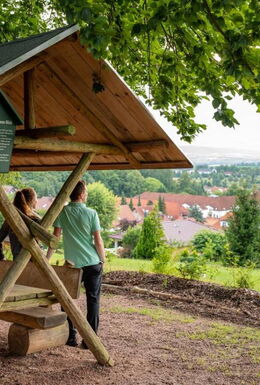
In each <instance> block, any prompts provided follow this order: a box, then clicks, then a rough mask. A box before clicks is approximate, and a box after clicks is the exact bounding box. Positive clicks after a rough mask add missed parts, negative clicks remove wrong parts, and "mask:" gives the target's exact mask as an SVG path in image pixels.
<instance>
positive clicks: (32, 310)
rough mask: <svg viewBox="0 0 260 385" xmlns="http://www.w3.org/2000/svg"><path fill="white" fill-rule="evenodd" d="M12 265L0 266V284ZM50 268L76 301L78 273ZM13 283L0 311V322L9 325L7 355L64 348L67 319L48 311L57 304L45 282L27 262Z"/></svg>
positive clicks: (55, 312)
mask: <svg viewBox="0 0 260 385" xmlns="http://www.w3.org/2000/svg"><path fill="white" fill-rule="evenodd" d="M12 263H13V262H10V261H1V262H0V280H1V279H2V277H3V276H4V274H5V272H6V271H7V270H8V269H9V268H10V266H11V265H12ZM54 268H55V270H56V272H57V274H58V275H59V277H60V279H61V280H62V281H63V283H64V285H65V286H66V288H67V290H68V291H69V293H70V294H71V296H72V298H78V297H79V295H80V285H81V277H82V271H81V269H74V268H70V267H65V266H55V267H54ZM17 283H19V284H16V285H15V286H14V287H13V289H12V290H11V292H10V293H9V295H8V296H7V298H6V299H5V302H4V304H3V306H2V307H1V308H0V320H3V321H7V322H13V324H12V325H11V326H10V328H9V334H8V343H9V350H10V352H11V353H13V354H18V355H26V354H29V353H35V352H38V351H40V350H43V349H46V348H50V347H55V346H60V345H64V344H65V343H66V341H67V339H68V335H69V328H68V322H67V315H66V313H64V312H61V311H54V310H52V309H51V308H50V306H51V305H53V304H55V303H57V300H56V298H55V297H54V296H53V293H52V291H51V289H50V286H49V284H48V282H46V280H45V279H44V276H43V275H42V274H41V273H40V272H39V270H38V269H37V268H36V266H35V265H34V264H33V263H32V262H29V264H28V266H27V267H26V269H25V270H24V272H23V274H22V275H21V276H20V277H19V279H18V280H17ZM42 306H45V307H42Z"/></svg>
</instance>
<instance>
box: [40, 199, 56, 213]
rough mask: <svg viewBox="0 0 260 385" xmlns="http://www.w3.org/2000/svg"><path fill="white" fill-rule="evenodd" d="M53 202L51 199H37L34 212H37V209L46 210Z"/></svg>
mask: <svg viewBox="0 0 260 385" xmlns="http://www.w3.org/2000/svg"><path fill="white" fill-rule="evenodd" d="M53 201H54V198H53V197H41V198H38V202H37V205H36V210H39V209H44V210H48V208H49V207H50V205H51V204H52V202H53Z"/></svg>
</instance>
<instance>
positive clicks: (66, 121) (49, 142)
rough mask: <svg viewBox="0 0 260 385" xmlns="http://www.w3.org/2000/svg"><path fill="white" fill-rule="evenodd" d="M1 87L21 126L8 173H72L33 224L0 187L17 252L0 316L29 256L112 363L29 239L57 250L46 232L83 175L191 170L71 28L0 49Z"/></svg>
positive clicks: (1, 289) (101, 356) (101, 358)
mask: <svg viewBox="0 0 260 385" xmlns="http://www.w3.org/2000/svg"><path fill="white" fill-rule="evenodd" d="M0 87H1V90H2V91H3V92H4V94H5V95H7V96H8V98H9V100H10V101H11V103H12V105H13V106H14V108H15V110H16V111H17V112H18V114H20V115H21V116H22V117H23V120H24V126H18V127H17V129H16V135H15V139H14V149H13V153H12V159H11V170H17V171H44V170H53V171H58V170H73V171H72V173H71V175H70V176H69V178H68V180H67V181H66V182H65V184H64V186H63V187H62V189H61V191H60V193H59V194H58V196H57V197H56V199H55V200H54V202H53V204H52V206H51V207H50V209H49V210H48V212H47V213H46V215H45V216H44V218H43V219H42V221H41V225H38V226H37V225H36V226H35V225H34V224H33V223H30V221H28V219H26V217H24V216H23V215H21V213H20V212H18V211H17V210H16V208H15V207H14V206H13V204H12V203H11V202H10V201H9V200H8V198H7V197H6V194H5V193H4V190H3V188H2V187H1V186H0V210H1V211H2V213H3V215H4V217H5V219H6V221H7V222H8V224H9V225H10V227H11V228H12V230H13V231H14V232H15V234H16V235H17V237H18V239H19V241H20V242H21V244H22V246H23V249H22V251H21V253H20V255H19V256H18V258H17V259H16V260H15V263H13V264H12V266H11V267H10V268H9V269H8V270H7V271H6V272H5V274H4V276H3V277H2V281H1V283H0V312H1V311H3V309H4V304H5V301H6V298H8V295H9V298H10V292H11V290H12V289H13V287H14V284H15V283H16V281H17V279H18V278H19V277H20V275H21V274H22V272H23V271H24V269H25V268H26V266H27V264H28V262H29V260H30V258H31V256H32V257H33V262H34V263H35V264H36V266H37V268H38V269H39V271H40V272H41V273H42V274H43V275H44V276H45V278H46V281H47V282H48V283H49V285H50V288H51V290H52V292H53V294H54V295H55V297H56V299H57V300H58V301H59V302H60V303H61V305H62V306H63V308H64V309H65V311H66V313H67V314H68V315H69V317H70V318H71V319H72V321H73V323H74V324H75V326H76V327H77V329H78V330H79V332H80V334H81V336H82V337H83V339H84V340H85V341H86V343H87V344H88V346H89V348H90V350H91V351H92V352H93V354H94V355H95V357H96V358H97V360H98V362H99V363H100V364H107V365H113V360H112V358H111V357H110V355H109V353H108V352H107V351H106V349H105V348H104V346H103V345H102V343H101V341H100V340H99V338H98V337H97V336H96V334H95V333H94V332H93V330H92V329H91V327H90V326H89V324H88V323H87V321H86V319H85V317H84V316H83V314H82V313H81V312H80V310H79V309H78V308H77V306H76V305H75V304H74V302H73V300H72V298H71V296H70V294H69V293H68V291H67V290H66V288H65V286H64V284H63V282H62V280H61V279H60V278H59V276H58V275H57V273H56V271H55V270H54V269H53V268H52V267H51V266H50V265H49V264H48V261H47V260H46V259H45V257H44V255H43V253H42V250H41V249H40V247H39V245H38V243H37V242H36V241H35V239H34V236H36V237H37V238H39V239H41V241H43V242H44V243H45V244H47V245H53V244H55V242H56V240H55V239H54V237H53V236H52V235H51V234H49V233H48V231H46V229H48V227H49V226H51V225H52V224H53V222H54V220H55V219H56V217H57V216H58V214H59V213H60V211H61V210H62V207H63V206H64V203H65V202H66V200H67V199H68V197H69V194H70V192H71V191H72V190H73V188H74V186H75V185H76V183H77V182H78V180H79V179H80V178H81V177H82V175H83V174H84V172H85V171H86V170H87V169H94V170H101V169H143V168H149V169H151V168H190V167H192V165H191V163H190V161H189V160H188V159H187V158H186V157H185V156H184V154H183V153H182V152H181V151H180V150H179V149H178V148H177V147H176V145H175V144H174V143H173V142H172V141H171V140H170V138H169V137H168V136H167V135H166V134H165V132H164V131H163V130H162V128H161V127H160V126H159V125H158V124H157V122H156V121H155V120H154V119H153V117H152V116H151V114H150V113H149V112H148V110H147V109H146V108H145V106H144V105H143V104H142V103H141V102H140V101H139V100H138V99H137V98H136V97H135V95H134V94H133V93H132V91H131V90H130V89H129V88H128V87H127V85H126V84H125V83H124V82H123V80H122V79H120V77H119V75H118V74H117V73H116V72H115V71H114V70H113V68H112V67H111V66H110V65H109V64H108V63H106V62H105V61H102V60H96V59H94V58H93V56H92V55H91V54H90V53H88V52H87V50H86V49H85V48H84V47H82V46H81V44H80V40H79V35H78V26H76V25H72V26H66V27H63V28H59V29H57V30H55V31H51V32H46V33H42V34H40V35H36V36H31V37H29V38H26V39H20V40H17V41H13V42H9V43H4V44H1V45H0ZM68 138H69V139H68ZM0 268H1V265H0Z"/></svg>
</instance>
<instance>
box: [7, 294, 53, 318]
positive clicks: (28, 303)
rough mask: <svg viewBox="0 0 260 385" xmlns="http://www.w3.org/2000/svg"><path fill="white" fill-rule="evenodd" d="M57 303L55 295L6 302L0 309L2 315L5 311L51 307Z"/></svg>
mask: <svg viewBox="0 0 260 385" xmlns="http://www.w3.org/2000/svg"><path fill="white" fill-rule="evenodd" d="M56 303H58V300H57V299H56V298H55V297H54V296H53V295H51V296H49V297H42V298H30V299H24V300H22V301H11V302H4V303H3V305H2V307H1V308H0V314H1V312H5V311H13V310H20V309H27V308H30V307H34V306H51V305H55V304H56Z"/></svg>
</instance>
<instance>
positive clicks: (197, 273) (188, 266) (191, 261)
mask: <svg viewBox="0 0 260 385" xmlns="http://www.w3.org/2000/svg"><path fill="white" fill-rule="evenodd" d="M177 269H178V271H179V272H180V274H181V276H182V277H183V278H190V279H199V278H200V277H201V275H202V274H204V273H205V272H206V262H205V259H204V258H203V257H202V256H201V255H199V254H198V253H197V251H196V250H192V251H189V250H187V249H185V250H183V251H182V252H181V254H180V262H179V266H178V267H177Z"/></svg>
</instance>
